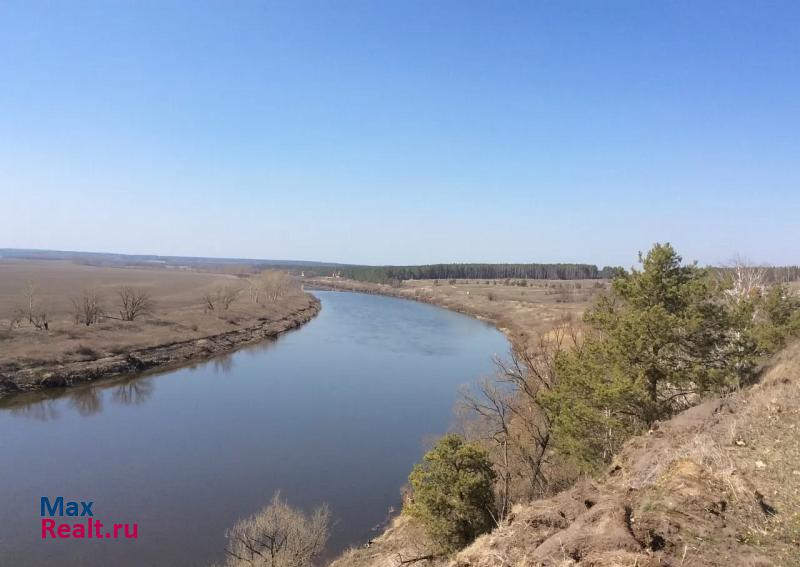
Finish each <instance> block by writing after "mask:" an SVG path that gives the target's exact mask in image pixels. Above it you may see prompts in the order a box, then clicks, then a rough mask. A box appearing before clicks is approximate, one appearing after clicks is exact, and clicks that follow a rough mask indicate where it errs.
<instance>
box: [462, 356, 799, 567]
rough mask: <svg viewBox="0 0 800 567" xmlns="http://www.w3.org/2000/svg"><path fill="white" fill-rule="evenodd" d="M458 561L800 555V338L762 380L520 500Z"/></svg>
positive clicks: (485, 566)
mask: <svg viewBox="0 0 800 567" xmlns="http://www.w3.org/2000/svg"><path fill="white" fill-rule="evenodd" d="M454 565H457V566H459V567H462V566H475V567H478V566H480V567H490V566H491V567H499V566H501V565H587V566H588V565H596V566H601V565H602V566H605V565H609V566H610V565H637V566H645V565H726V566H734V565H736V566H739V565H742V566H745V565H800V344H796V345H794V346H793V347H791V348H789V349H787V350H786V351H784V352H783V353H781V354H780V355H778V356H777V357H776V358H775V360H773V362H772V364H771V365H770V366H769V367H768V368H767V369H766V370H765V372H764V376H763V379H762V381H761V383H760V384H759V385H757V386H755V387H753V388H751V389H748V390H746V391H743V392H741V393H738V394H735V395H732V396H729V397H727V398H725V399H721V400H713V401H709V402H706V403H704V404H702V405H700V406H697V407H695V408H692V409H690V410H688V411H686V412H684V413H682V414H680V415H678V416H677V417H675V418H674V419H672V420H670V421H668V422H665V423H663V424H661V425H660V426H659V427H657V428H655V430H654V431H651V432H650V433H649V434H647V435H644V436H641V437H638V438H636V439H634V440H632V441H631V442H630V443H629V444H628V445H627V446H626V447H625V449H624V451H623V452H622V453H621V454H620V456H619V458H618V459H617V461H616V463H615V465H614V466H613V467H612V469H611V471H610V472H609V473H608V476H607V478H606V479H604V481H602V482H600V483H592V482H588V481H586V482H583V483H580V484H579V485H578V486H575V487H574V488H573V489H571V490H569V491H567V492H565V493H562V494H560V495H559V496H557V497H555V498H552V499H549V500H545V501H541V502H537V503H535V504H533V505H529V506H521V507H518V508H517V509H515V510H514V513H513V515H512V517H511V518H510V519H509V520H508V522H507V523H506V525H504V526H502V527H501V528H499V529H498V530H496V531H495V532H493V533H492V534H489V535H487V536H484V537H482V538H480V539H478V540H477V541H476V542H475V543H474V544H473V545H472V546H470V547H469V548H467V549H466V550H464V551H462V552H461V553H460V554H459V555H458V556H457V557H456V559H455V562H454Z"/></svg>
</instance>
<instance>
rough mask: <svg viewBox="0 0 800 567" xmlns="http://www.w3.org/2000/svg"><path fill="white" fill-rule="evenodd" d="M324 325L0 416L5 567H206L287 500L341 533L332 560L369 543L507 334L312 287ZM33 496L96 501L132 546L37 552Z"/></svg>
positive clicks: (427, 309) (4, 410)
mask: <svg viewBox="0 0 800 567" xmlns="http://www.w3.org/2000/svg"><path fill="white" fill-rule="evenodd" d="M315 293H316V295H317V296H318V297H319V298H320V299H321V300H322V305H323V309H322V311H321V312H320V314H319V316H318V317H316V318H315V319H314V320H312V321H311V322H309V323H308V324H307V325H305V326H304V327H302V328H301V329H299V330H297V331H294V332H291V333H288V334H286V335H284V336H282V337H281V338H280V339H278V340H277V341H274V342H271V343H264V344H261V345H258V346H256V347H252V348H249V349H246V350H241V351H238V352H236V353H234V354H232V355H230V356H227V357H225V358H218V359H215V360H212V361H209V362H206V363H202V364H199V365H197V366H195V367H193V368H185V369H181V370H176V371H173V372H169V373H164V374H160V375H150V376H144V377H139V378H136V379H130V380H126V381H123V382H116V383H114V382H112V383H107V384H103V385H95V386H92V387H80V388H73V389H70V390H66V391H60V392H47V393H46V394H37V395H36V396H28V397H22V398H20V397H16V398H12V399H10V400H6V401H4V402H3V403H2V404H0V565H13V566H20V567H22V566H26V565H37V566H38V565H45V564H53V565H90V566H94V565H97V566H108V565H136V566H154V565H187V566H188V565H191V566H197V565H207V564H209V563H212V562H214V561H218V562H219V561H222V560H223V549H224V544H225V540H224V532H225V529H226V527H229V526H231V525H232V524H233V523H234V522H235V521H236V520H237V518H239V517H242V516H244V515H248V514H250V513H252V512H254V511H256V510H257V509H258V508H260V507H261V506H263V505H264V504H266V503H267V502H268V501H269V500H270V498H271V497H272V495H273V493H275V492H276V491H280V492H281V494H282V495H283V496H284V497H285V498H286V499H287V500H288V501H289V502H290V503H291V504H294V505H296V506H300V507H303V508H305V509H311V508H313V507H315V506H317V505H319V504H321V503H323V502H325V503H327V504H328V505H329V506H330V508H331V510H332V513H333V516H334V518H335V521H336V524H335V526H334V529H333V535H332V538H331V542H330V545H329V550H328V553H329V554H330V553H335V552H337V551H340V550H342V549H344V548H346V547H348V546H350V545H357V544H360V543H363V542H365V541H367V540H368V539H369V538H370V537H371V536H373V535H374V533H375V532H374V531H373V528H374V527H375V526H377V525H379V524H381V523H382V522H383V521H385V519H386V517H387V514H388V513H389V511H390V509H391V508H395V509H396V508H398V507H399V504H400V489H401V487H402V485H403V483H404V482H405V480H406V477H407V475H408V472H409V470H410V468H411V466H412V465H413V463H414V462H416V461H417V460H418V459H419V458H420V456H421V455H422V453H423V452H424V448H425V444H426V442H427V441H428V440H429V439H430V438H431V437H432V436H435V435H438V434H441V433H442V432H444V431H446V430H447V429H448V428H449V427H451V426H452V424H453V406H454V403H455V401H456V400H457V398H458V390H459V385H461V384H466V383H469V382H473V381H475V380H476V379H477V378H479V377H480V376H482V375H485V374H488V373H489V372H491V370H492V356H493V355H504V354H505V353H506V351H507V348H508V345H507V343H506V340H505V338H504V337H503V336H502V335H501V334H500V333H499V332H497V331H496V330H495V329H493V328H491V327H490V326H488V325H486V324H484V323H481V322H479V321H476V320H474V319H471V318H469V317H466V316H464V315H460V314H457V313H452V312H449V311H445V310H442V309H439V308H436V307H431V306H429V305H424V304H420V303H414V302H411V301H405V300H399V299H392V298H386V297H380V296H373V295H362V294H352V293H337V292H315ZM41 496H51V497H54V496H64V497H65V498H67V499H74V500H91V501H94V505H93V512H94V517H95V518H96V519H97V520H100V521H102V522H104V523H105V522H136V523H138V526H139V538H138V540H97V539H91V540H88V539H84V540H71V541H66V540H57V541H53V540H46V541H43V540H42V539H41V518H40V515H39V513H40V510H39V502H40V497H41Z"/></svg>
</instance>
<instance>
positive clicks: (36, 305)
mask: <svg viewBox="0 0 800 567" xmlns="http://www.w3.org/2000/svg"><path fill="white" fill-rule="evenodd" d="M23 320H27V321H28V323H30V324H31V325H33V326H34V327H36V328H37V329H39V330H40V331H47V330H49V328H50V316H49V309H48V307H47V305H45V304H44V303H43V302H42V301H41V300H40V299H39V297H38V294H37V290H36V286H35V285H34V283H33V282H28V284H27V285H26V286H25V304H24V307H20V308H17V309H16V310H15V311H14V314H13V315H12V317H11V322H10V324H9V329H13V328H14V327H15V326H19V325H20V324H21V323H22V321H23Z"/></svg>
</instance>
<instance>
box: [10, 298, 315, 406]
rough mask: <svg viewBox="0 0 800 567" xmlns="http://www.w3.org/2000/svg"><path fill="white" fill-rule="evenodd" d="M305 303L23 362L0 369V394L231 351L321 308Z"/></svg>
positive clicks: (166, 367)
mask: <svg viewBox="0 0 800 567" xmlns="http://www.w3.org/2000/svg"><path fill="white" fill-rule="evenodd" d="M305 295H306V298H307V303H306V305H305V306H304V307H302V308H300V309H297V310H295V311H292V312H290V313H288V314H284V315H282V316H280V318H275V319H272V318H261V319H258V322H257V324H255V325H251V326H248V327H245V328H241V329H235V330H232V331H227V332H224V333H219V334H215V335H210V336H206V337H200V338H197V339H191V340H185V341H178V342H174V343H168V344H161V345H157V346H153V347H148V348H143V349H132V350H130V351H127V352H122V353H120V354H115V355H113V356H106V357H102V358H97V359H93V360H85V361H73V362H66V363H52V362H51V363H47V364H42V365H37V364H24V363H23V364H22V365H19V367H18V368H15V369H13V370H6V371H4V372H3V373H2V374H0V398H1V397H3V396H4V395H9V394H13V393H14V392H26V391H32V390H40V389H43V388H51V387H56V388H63V387H69V386H74V385H76V384H82V383H86V382H92V381H95V380H102V379H108V378H115V377H120V376H125V375H129V374H136V373H140V372H143V371H145V370H151V369H154V368H161V369H164V370H169V369H173V368H178V367H180V366H183V365H185V364H190V363H194V362H197V361H200V360H204V359H209V358H212V357H215V356H218V355H220V354H225V353H229V352H232V351H234V350H236V349H238V348H241V347H243V346H246V345H250V344H253V343H257V342H260V341H263V340H267V339H272V338H275V337H277V336H279V335H280V334H281V333H284V332H286V331H289V330H292V329H295V328H297V327H299V326H301V325H303V324H304V323H306V322H308V321H309V320H310V319H312V318H313V317H314V316H315V315H317V313H318V312H319V310H320V308H321V304H320V301H319V299H317V298H316V297H314V296H313V295H311V294H305Z"/></svg>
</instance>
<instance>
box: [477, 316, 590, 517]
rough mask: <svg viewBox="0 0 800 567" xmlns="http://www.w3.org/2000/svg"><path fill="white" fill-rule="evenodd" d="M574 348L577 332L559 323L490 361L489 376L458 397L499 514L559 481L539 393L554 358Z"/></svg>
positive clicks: (549, 383) (551, 376) (546, 385)
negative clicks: (489, 463)
mask: <svg viewBox="0 0 800 567" xmlns="http://www.w3.org/2000/svg"><path fill="white" fill-rule="evenodd" d="M578 345H579V330H578V328H577V327H576V326H575V325H574V324H573V323H572V322H571V321H564V322H562V323H561V324H560V325H558V326H557V327H556V328H555V329H553V330H552V331H550V332H549V333H547V334H542V335H539V337H538V340H537V341H536V342H535V343H534V344H533V345H529V346H525V345H516V346H515V348H514V350H513V351H512V355H511V359H510V360H508V361H505V360H500V359H498V360H496V361H495V364H496V366H497V372H496V374H495V376H493V377H491V378H488V379H486V380H484V381H483V382H481V383H480V384H479V385H478V387H477V389H476V390H473V391H472V392H466V393H465V394H464V396H463V400H462V404H461V406H462V407H461V409H462V412H463V413H462V415H466V416H467V417H468V418H469V416H472V419H471V422H468V423H467V424H466V426H465V427H466V428H467V429H469V431H467V434H468V436H469V437H471V438H477V439H480V440H482V441H483V442H485V443H486V444H488V446H489V450H490V452H491V454H492V458H493V461H494V464H495V467H496V468H497V470H498V472H499V473H500V474H499V475H498V481H499V486H498V496H499V506H498V507H499V509H500V511H501V514H502V513H504V512H507V511H508V509H509V507H510V505H511V504H513V503H514V502H519V501H524V500H527V499H530V498H539V497H542V496H546V495H548V494H550V493H552V492H553V491H554V489H555V488H556V487H557V486H558V485H559V483H560V482H561V480H562V479H561V476H563V475H564V471H559V470H556V469H557V466H558V463H557V462H556V461H555V459H554V453H553V442H552V438H551V416H549V415H548V413H547V411H546V410H545V408H544V407H543V405H542V403H541V393H543V392H544V391H546V390H549V389H550V388H552V387H553V386H554V385H555V381H556V360H557V358H558V356H559V354H560V353H561V352H563V351H565V350H567V349H571V348H576V347H578Z"/></svg>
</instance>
